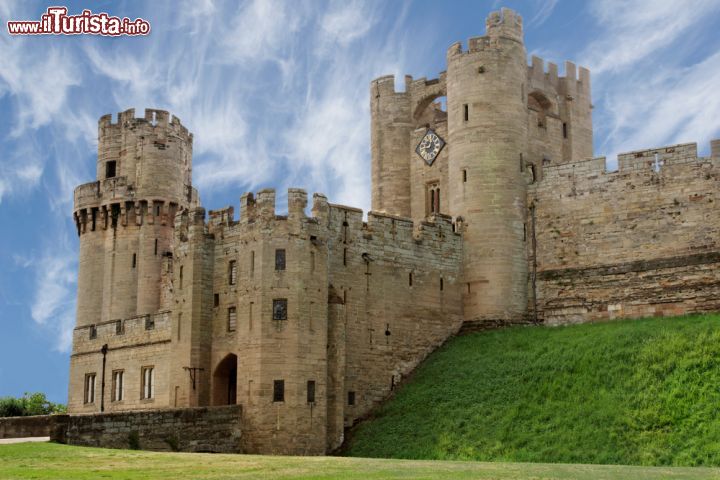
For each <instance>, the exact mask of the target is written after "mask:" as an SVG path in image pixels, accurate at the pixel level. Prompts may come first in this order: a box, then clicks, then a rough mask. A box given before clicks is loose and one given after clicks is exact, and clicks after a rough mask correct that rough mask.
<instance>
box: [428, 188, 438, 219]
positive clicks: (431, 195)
mask: <svg viewBox="0 0 720 480" xmlns="http://www.w3.org/2000/svg"><path fill="white" fill-rule="evenodd" d="M426 188H427V194H426V197H427V202H426V203H427V206H426V208H425V211H426V213H427V215H428V216H430V215H436V214H438V213H440V182H437V181H435V182H430V183H428V184H427V187H426Z"/></svg>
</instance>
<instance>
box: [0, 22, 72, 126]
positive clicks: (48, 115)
mask: <svg viewBox="0 0 720 480" xmlns="http://www.w3.org/2000/svg"><path fill="white" fill-rule="evenodd" d="M30 40H36V39H27V38H21V37H11V36H9V35H0V58H2V63H3V65H2V68H0V87H1V88H0V95H10V96H11V98H12V100H13V101H14V102H15V110H16V113H17V115H16V117H15V118H14V119H13V121H14V125H13V128H12V135H13V136H15V137H17V136H20V135H21V134H22V133H23V132H24V130H25V129H26V128H28V127H30V128H39V127H41V126H43V125H46V124H48V123H49V122H50V120H51V119H52V118H53V117H54V116H55V115H56V114H57V113H58V112H61V111H62V110H63V109H66V108H67V96H68V90H69V89H70V87H72V86H75V85H79V84H80V82H81V73H80V72H79V71H78V70H77V69H75V68H74V67H73V64H74V57H73V55H72V54H70V53H69V52H68V51H67V50H66V49H63V48H62V47H58V46H54V45H51V44H42V47H40V48H39V45H38V44H37V43H31V42H30Z"/></svg>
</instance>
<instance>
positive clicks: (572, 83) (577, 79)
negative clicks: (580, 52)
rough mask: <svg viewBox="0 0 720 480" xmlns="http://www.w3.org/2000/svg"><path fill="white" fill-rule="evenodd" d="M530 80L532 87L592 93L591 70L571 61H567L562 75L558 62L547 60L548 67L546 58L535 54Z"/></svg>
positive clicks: (529, 70)
mask: <svg viewBox="0 0 720 480" xmlns="http://www.w3.org/2000/svg"><path fill="white" fill-rule="evenodd" d="M528 80H529V81H530V85H531V87H535V88H543V87H544V88H547V87H550V88H552V89H554V90H555V91H556V92H558V93H560V94H564V95H573V94H574V93H576V92H577V93H585V94H587V95H589V93H590V70H588V69H587V68H585V67H577V66H576V65H575V64H574V63H573V62H570V61H566V62H565V75H564V76H560V75H558V66H557V64H555V63H552V62H547V67H546V65H545V60H543V59H542V58H540V57H537V56H535V55H533V56H532V57H531V63H530V65H529V66H528ZM567 100H570V99H569V98H568V99H567Z"/></svg>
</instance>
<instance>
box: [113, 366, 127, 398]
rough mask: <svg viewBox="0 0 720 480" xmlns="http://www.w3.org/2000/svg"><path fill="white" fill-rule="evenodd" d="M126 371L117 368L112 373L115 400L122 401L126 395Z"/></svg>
mask: <svg viewBox="0 0 720 480" xmlns="http://www.w3.org/2000/svg"><path fill="white" fill-rule="evenodd" d="M124 375H125V372H124V371H122V370H115V371H113V374H112V398H111V401H113V402H120V401H122V399H123V396H124V385H123V377H124Z"/></svg>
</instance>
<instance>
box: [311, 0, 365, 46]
mask: <svg viewBox="0 0 720 480" xmlns="http://www.w3.org/2000/svg"><path fill="white" fill-rule="evenodd" d="M375 22H376V19H375V16H374V12H373V11H372V10H370V9H368V8H367V5H364V4H361V3H360V2H357V1H353V2H342V3H341V2H336V3H334V4H333V6H332V7H331V8H330V9H329V10H328V11H327V12H326V13H325V15H323V17H322V18H321V19H320V28H321V30H322V38H323V41H324V42H326V43H327V44H339V45H342V46H345V45H347V44H349V43H351V42H353V41H354V40H357V39H358V38H361V37H362V36H364V35H365V34H367V33H368V32H369V31H370V29H371V28H372V27H373V25H374V24H375Z"/></svg>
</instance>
